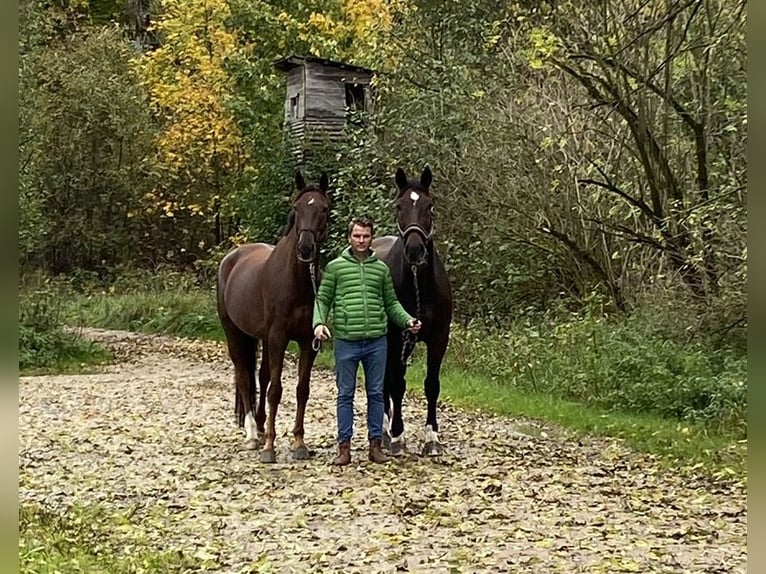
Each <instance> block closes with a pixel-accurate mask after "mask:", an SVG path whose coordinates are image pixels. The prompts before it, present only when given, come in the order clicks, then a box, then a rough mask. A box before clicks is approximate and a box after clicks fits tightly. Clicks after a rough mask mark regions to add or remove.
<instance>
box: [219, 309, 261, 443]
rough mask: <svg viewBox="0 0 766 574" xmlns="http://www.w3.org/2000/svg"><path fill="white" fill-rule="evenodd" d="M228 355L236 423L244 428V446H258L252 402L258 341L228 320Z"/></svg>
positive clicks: (254, 392) (253, 400)
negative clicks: (233, 391)
mask: <svg viewBox="0 0 766 574" xmlns="http://www.w3.org/2000/svg"><path fill="white" fill-rule="evenodd" d="M222 323H223V327H224V332H225V334H226V343H227V347H228V349H229V357H230V358H231V362H232V364H233V365H234V384H235V406H234V410H235V413H236V415H237V425H238V426H240V427H244V428H245V448H246V449H248V450H255V449H256V448H258V445H257V439H256V432H255V416H254V408H253V407H254V404H255V398H256V387H255V363H256V356H255V354H256V351H257V346H258V341H257V340H256V339H254V338H253V337H250V336H249V335H246V334H245V333H243V332H242V331H240V330H239V329H237V327H235V326H234V324H233V323H231V322H230V321H223V322H222Z"/></svg>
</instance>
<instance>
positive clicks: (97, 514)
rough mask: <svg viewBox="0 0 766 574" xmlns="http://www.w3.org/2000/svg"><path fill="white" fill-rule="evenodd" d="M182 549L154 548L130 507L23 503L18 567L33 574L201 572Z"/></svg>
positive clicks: (20, 516)
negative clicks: (113, 509)
mask: <svg viewBox="0 0 766 574" xmlns="http://www.w3.org/2000/svg"><path fill="white" fill-rule="evenodd" d="M198 571H202V568H201V567H200V566H199V565H198V564H196V563H195V561H194V560H193V559H192V558H190V557H187V556H184V555H183V554H181V553H180V552H166V551H160V550H158V549H157V548H155V547H153V546H152V545H151V544H150V543H149V542H148V540H147V539H146V537H145V535H144V534H143V531H142V529H141V527H140V525H139V524H136V522H135V520H134V519H133V518H132V517H131V515H130V512H129V511H126V512H122V513H116V514H107V513H106V512H105V511H104V510H102V509H97V508H83V507H74V508H70V509H68V510H67V511H66V512H63V513H61V514H59V513H56V512H53V511H51V510H50V509H47V508H44V507H42V506H37V505H31V504H22V505H21V506H20V508H19V572H22V573H29V574H56V573H62V572H66V573H80V572H82V573H84V574H85V573H87V574H123V573H125V574H127V573H137V572H168V573H176V572H177V573H183V572H198Z"/></svg>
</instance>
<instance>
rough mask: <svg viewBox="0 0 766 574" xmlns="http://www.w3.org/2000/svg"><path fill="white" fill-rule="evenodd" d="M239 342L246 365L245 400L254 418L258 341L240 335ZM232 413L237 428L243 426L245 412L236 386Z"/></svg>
mask: <svg viewBox="0 0 766 574" xmlns="http://www.w3.org/2000/svg"><path fill="white" fill-rule="evenodd" d="M240 341H241V343H240V344H241V346H240V351H241V353H242V354H243V355H244V357H245V360H246V361H247V363H248V364H247V373H248V381H247V398H248V402H249V403H250V409H251V410H252V412H253V416H255V410H256V408H257V404H258V403H257V401H258V377H257V373H256V352H257V351H258V339H256V338H254V337H250V336H248V335H245V334H244V333H242V334H241V339H240ZM234 413H235V415H236V417H237V426H239V427H242V426H244V425H245V417H246V416H247V411H245V405H244V402H243V401H242V397H241V395H240V394H239V389H238V388H237V386H236V385H234Z"/></svg>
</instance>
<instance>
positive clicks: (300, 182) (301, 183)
mask: <svg viewBox="0 0 766 574" xmlns="http://www.w3.org/2000/svg"><path fill="white" fill-rule="evenodd" d="M295 187H297V188H298V191H300V190H301V189H303V188H304V187H306V181H305V180H304V179H303V174H302V173H301V170H299V169H296V170H295Z"/></svg>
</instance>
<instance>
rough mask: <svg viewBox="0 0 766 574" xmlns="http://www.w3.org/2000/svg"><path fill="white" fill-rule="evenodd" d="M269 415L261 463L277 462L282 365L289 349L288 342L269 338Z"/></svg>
mask: <svg viewBox="0 0 766 574" xmlns="http://www.w3.org/2000/svg"><path fill="white" fill-rule="evenodd" d="M268 346H269V351H268V353H269V365H270V367H271V369H270V377H269V379H270V380H269V389H268V392H267V394H268V397H267V398H268V401H269V414H268V417H267V418H266V433H265V434H264V439H265V440H264V443H263V450H261V457H260V459H261V462H276V461H277V457H276V454H275V453H274V440H275V439H276V438H277V430H276V420H277V410H278V409H279V403H280V401H281V400H282V363H283V361H284V358H285V350H286V349H287V340H286V339H280V340H276V338H275V337H269V342H268Z"/></svg>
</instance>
